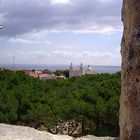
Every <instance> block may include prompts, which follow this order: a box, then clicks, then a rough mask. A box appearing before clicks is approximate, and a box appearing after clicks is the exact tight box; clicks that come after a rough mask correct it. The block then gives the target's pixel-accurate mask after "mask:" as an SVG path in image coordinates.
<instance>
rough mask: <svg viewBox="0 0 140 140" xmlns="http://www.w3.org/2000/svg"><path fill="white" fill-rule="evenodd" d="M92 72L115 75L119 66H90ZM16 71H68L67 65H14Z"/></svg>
mask: <svg viewBox="0 0 140 140" xmlns="http://www.w3.org/2000/svg"><path fill="white" fill-rule="evenodd" d="M0 67H1V68H13V66H12V65H10V64H5V65H0ZM91 67H92V69H93V71H95V72H101V73H116V72H118V71H121V67H120V66H91ZM15 68H16V69H26V70H32V69H35V70H44V69H49V70H51V71H55V70H65V69H69V65H25V64H17V65H15Z"/></svg>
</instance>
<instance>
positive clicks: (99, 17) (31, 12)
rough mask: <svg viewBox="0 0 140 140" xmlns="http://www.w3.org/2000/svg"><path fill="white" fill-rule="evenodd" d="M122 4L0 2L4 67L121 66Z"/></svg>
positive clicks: (106, 0)
mask: <svg viewBox="0 0 140 140" xmlns="http://www.w3.org/2000/svg"><path fill="white" fill-rule="evenodd" d="M121 5H122V0H14V1H13V0H1V3H0V22H1V24H3V29H2V30H0V64H11V63H12V57H13V56H15V58H16V64H70V63H71V62H73V63H74V64H80V63H81V62H83V63H84V64H90V65H120V64H121V57H120V41H121V36H122V23H121Z"/></svg>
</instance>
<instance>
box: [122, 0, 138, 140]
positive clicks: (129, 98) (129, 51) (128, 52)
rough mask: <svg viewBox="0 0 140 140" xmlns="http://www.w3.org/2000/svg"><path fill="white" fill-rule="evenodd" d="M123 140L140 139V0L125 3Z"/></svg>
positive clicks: (123, 13)
mask: <svg viewBox="0 0 140 140" xmlns="http://www.w3.org/2000/svg"><path fill="white" fill-rule="evenodd" d="M122 21H123V23H124V34H123V38H122V44H121V47H122V48H121V53H122V93H121V98H120V139H121V140H139V139H140V0H124V2H123V10H122Z"/></svg>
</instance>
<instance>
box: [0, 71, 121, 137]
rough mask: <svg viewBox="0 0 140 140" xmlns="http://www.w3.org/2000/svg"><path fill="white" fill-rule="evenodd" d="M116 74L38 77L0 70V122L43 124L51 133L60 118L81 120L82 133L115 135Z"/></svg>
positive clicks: (63, 119) (117, 96) (74, 121)
mask: <svg viewBox="0 0 140 140" xmlns="http://www.w3.org/2000/svg"><path fill="white" fill-rule="evenodd" d="M57 72H58V71H57ZM58 74H60V72H58ZM120 76H121V74H120V73H116V74H96V75H85V76H81V77H73V78H69V79H65V80H64V79H49V80H46V81H41V80H38V79H35V78H32V77H29V76H27V75H26V74H25V73H23V72H11V71H8V70H5V71H0V122H4V123H11V124H16V123H19V122H20V123H23V124H25V125H28V126H33V127H35V128H38V127H39V126H40V125H41V124H44V125H45V126H46V127H47V128H48V131H50V132H53V133H58V132H59V130H58V129H57V125H58V124H59V123H60V122H61V123H62V122H73V123H75V126H76V124H81V134H82V135H83V134H94V135H98V136H101V135H102V136H105V135H109V136H118V135H119V125H118V123H119V122H118V120H119V119H118V118H119V96H120V89H121V84H120ZM53 128H55V131H52V130H54V129H53ZM75 128H76V127H75ZM72 133H73V131H71V133H70V132H69V133H68V134H72Z"/></svg>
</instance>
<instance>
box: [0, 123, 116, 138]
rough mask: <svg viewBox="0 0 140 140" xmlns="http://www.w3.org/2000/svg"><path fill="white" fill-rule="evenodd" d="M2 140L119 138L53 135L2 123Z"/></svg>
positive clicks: (0, 125)
mask: <svg viewBox="0 0 140 140" xmlns="http://www.w3.org/2000/svg"><path fill="white" fill-rule="evenodd" d="M0 140H118V139H117V138H111V137H95V136H90V135H89V136H84V137H80V138H73V137H70V136H67V135H53V134H51V133H48V132H44V131H38V130H36V129H34V128H30V127H23V126H14V125H7V124H0Z"/></svg>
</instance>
